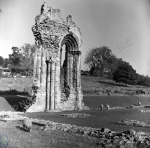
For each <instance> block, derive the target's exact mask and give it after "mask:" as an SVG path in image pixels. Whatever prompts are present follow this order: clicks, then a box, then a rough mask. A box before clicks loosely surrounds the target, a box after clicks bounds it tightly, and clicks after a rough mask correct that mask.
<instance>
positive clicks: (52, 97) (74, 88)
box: [27, 3, 84, 112]
mask: <svg viewBox="0 0 150 148" xmlns="http://www.w3.org/2000/svg"><path fill="white" fill-rule="evenodd" d="M32 31H33V34H34V36H35V40H36V46H37V50H36V53H35V61H34V79H35V82H34V83H33V100H34V101H33V102H32V103H31V105H30V106H28V108H27V112H39V111H52V110H74V109H84V104H83V102H82V100H83V95H82V91H81V85H80V84H81V77H80V70H81V69H80V55H81V51H80V47H81V44H82V40H81V32H80V29H79V28H78V27H77V26H76V24H75V23H74V22H73V21H72V16H71V15H69V16H68V17H67V18H66V22H65V21H64V20H63V19H62V18H61V12H60V10H59V9H54V8H52V7H49V6H47V4H46V3H44V4H43V5H42V7H41V14H40V15H38V16H37V17H36V18H35V25H34V26H33V27H32ZM63 45H65V47H66V48H65V49H63V50H65V51H66V55H65V63H64V64H65V65H64V75H63V76H61V74H62V72H61V69H62V67H61V65H62V60H61V59H62V58H61V57H62V47H63ZM61 77H63V80H61ZM61 81H63V83H61ZM61 84H62V85H63V86H61ZM34 88H36V91H35V89H34ZM62 88H63V89H62Z"/></svg>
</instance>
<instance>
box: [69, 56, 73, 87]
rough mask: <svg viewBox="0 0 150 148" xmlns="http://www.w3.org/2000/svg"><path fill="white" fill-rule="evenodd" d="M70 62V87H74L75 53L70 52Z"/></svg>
mask: <svg viewBox="0 0 150 148" xmlns="http://www.w3.org/2000/svg"><path fill="white" fill-rule="evenodd" d="M69 63H70V65H69V69H70V73H69V75H70V88H73V55H72V54H70V56H69Z"/></svg>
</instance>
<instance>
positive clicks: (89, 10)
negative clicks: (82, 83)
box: [0, 0, 150, 76]
mask: <svg viewBox="0 0 150 148" xmlns="http://www.w3.org/2000/svg"><path fill="white" fill-rule="evenodd" d="M44 1H45V2H47V4H48V5H49V6H52V7H54V8H59V9H60V10H61V13H62V16H63V18H64V20H66V16H67V15H69V14H70V15H72V16H73V21H74V22H75V23H76V24H77V26H79V27H80V29H81V32H82V38H83V45H82V49H81V50H82V69H85V65H84V58H85V55H86V53H87V52H88V50H89V49H90V48H93V47H100V46H108V47H109V48H110V49H112V50H114V53H115V55H117V57H119V58H122V59H123V60H125V61H127V62H129V63H130V64H131V65H132V66H133V68H134V69H135V70H136V71H137V72H138V73H140V74H144V75H149V76H150V66H149V64H150V59H149V55H150V50H149V49H150V41H149V40H150V9H149V8H150V2H149V0H0V9H1V12H0V56H2V57H4V58H6V57H8V54H10V53H12V51H11V47H12V46H17V47H21V46H22V45H24V44H25V43H31V44H34V36H33V34H32V31H31V27H32V26H33V25H34V23H35V21H34V20H35V17H36V16H37V15H39V14H40V8H41V5H42V4H43V3H44Z"/></svg>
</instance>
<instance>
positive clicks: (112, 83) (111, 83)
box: [98, 80, 128, 87]
mask: <svg viewBox="0 0 150 148" xmlns="http://www.w3.org/2000/svg"><path fill="white" fill-rule="evenodd" d="M98 82H99V83H102V84H107V85H113V86H122V87H128V86H127V85H125V84H121V83H115V82H107V81H101V80H99V81H98Z"/></svg>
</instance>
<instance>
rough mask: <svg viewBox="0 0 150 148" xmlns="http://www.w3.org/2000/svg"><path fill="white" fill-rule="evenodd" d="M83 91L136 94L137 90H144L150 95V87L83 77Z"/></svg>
mask: <svg viewBox="0 0 150 148" xmlns="http://www.w3.org/2000/svg"><path fill="white" fill-rule="evenodd" d="M81 81H82V84H81V85H82V90H83V93H99V92H102V93H107V92H112V93H123V94H134V93H135V92H136V90H143V91H145V92H146V93H147V94H150V87H144V86H138V85H125V84H123V83H116V82H115V81H113V80H111V79H107V78H102V77H91V76H82V77H81Z"/></svg>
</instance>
